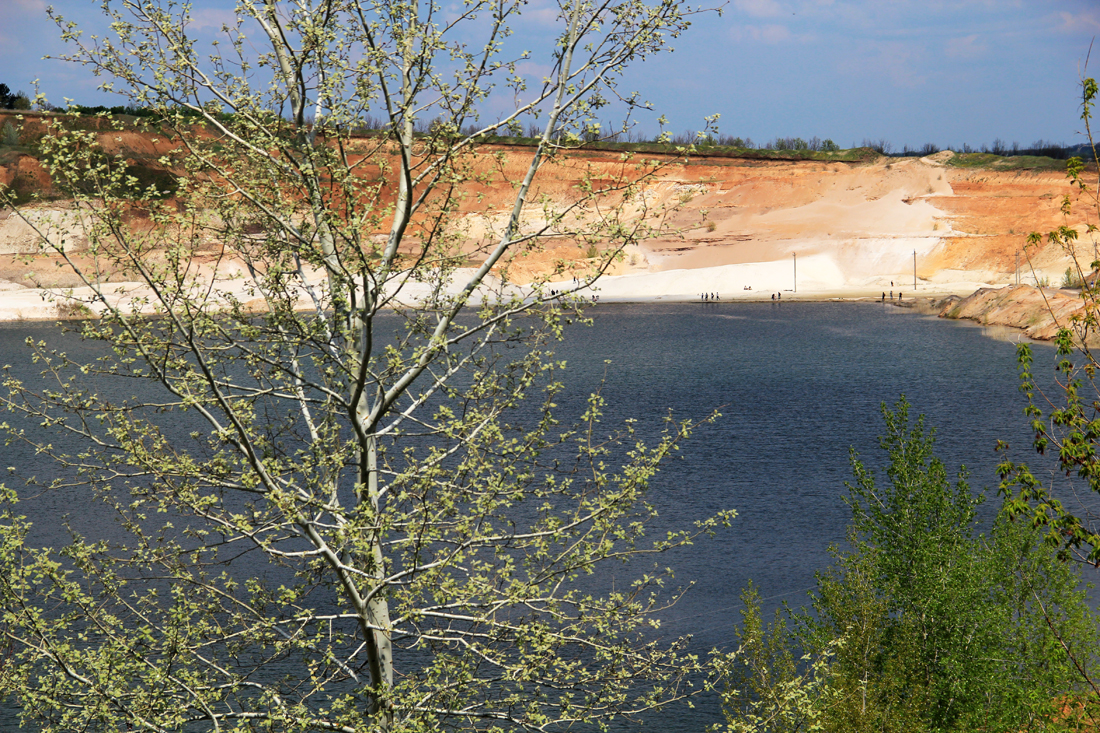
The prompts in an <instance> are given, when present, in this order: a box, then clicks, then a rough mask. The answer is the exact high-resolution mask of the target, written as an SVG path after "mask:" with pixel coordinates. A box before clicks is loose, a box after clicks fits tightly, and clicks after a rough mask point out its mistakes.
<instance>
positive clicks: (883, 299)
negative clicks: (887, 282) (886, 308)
mask: <svg viewBox="0 0 1100 733" xmlns="http://www.w3.org/2000/svg"><path fill="white" fill-rule="evenodd" d="M893 299H894V291H893V290H891V291H890V300H893ZM882 302H883V303H885V302H886V293H883V294H882ZM898 302H899V303H900V302H901V291H900V290H899V291H898Z"/></svg>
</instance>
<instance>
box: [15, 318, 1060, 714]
mask: <svg viewBox="0 0 1100 733" xmlns="http://www.w3.org/2000/svg"><path fill="white" fill-rule="evenodd" d="M589 315H591V316H593V317H594V320H595V323H594V325H593V326H591V327H573V328H572V329H571V330H569V331H568V333H567V338H566V340H565V342H564V343H562V344H560V346H559V347H558V350H557V351H558V356H559V357H560V358H563V359H565V360H566V361H567V363H568V370H567V371H566V373H565V377H564V379H565V382H566V385H567V389H566V392H565V394H563V395H562V398H561V399H559V400H558V402H559V404H560V405H561V407H562V411H563V414H564V415H566V416H570V413H572V416H576V415H577V414H578V413H579V411H580V410H581V409H582V407H583V401H584V398H585V396H586V395H587V394H588V392H589V391H590V390H592V389H595V388H596V387H597V386H599V384H600V382H601V379H602V380H604V384H603V387H602V393H603V396H604V397H605V398H606V400H607V404H608V408H607V412H606V416H605V419H604V424H605V425H606V426H607V427H608V429H611V427H612V426H613V425H614V424H615V423H616V422H618V421H621V420H622V419H625V418H628V417H630V418H636V419H638V420H639V421H640V422H641V424H642V426H643V427H642V432H643V433H646V432H648V433H650V434H652V433H653V432H654V431H655V430H656V429H657V428H659V426H660V422H661V420H662V419H663V418H664V417H665V416H666V415H668V414H669V411H670V410H672V414H673V415H674V417H676V418H688V417H691V418H701V417H705V416H706V415H708V414H709V413H710V412H711V411H712V410H714V409H718V410H719V411H720V412H721V413H722V417H721V419H719V420H718V421H717V422H716V423H715V424H714V425H712V426H709V427H705V428H703V429H701V430H700V431H699V432H698V433H696V435H695V436H694V437H693V438H692V439H691V440H690V441H689V442H688V443H687V444H685V446H684V447H683V449H682V450H681V454H682V458H681V459H679V460H676V461H674V462H672V463H670V464H669V465H668V466H667V468H666V469H665V470H664V471H663V472H662V473H661V474H659V475H658V477H657V478H656V480H655V481H654V483H653V487H652V498H653V501H654V503H655V505H656V506H657V508H658V509H659V511H660V512H661V520H660V522H659V524H658V526H657V527H655V530H660V529H661V528H662V527H664V526H669V527H672V526H681V527H682V526H685V525H687V524H689V523H690V522H691V521H693V520H694V519H698V518H702V517H705V516H707V515H709V514H712V513H713V512H715V511H716V510H718V509H722V508H731V507H732V508H735V509H736V510H737V511H738V513H739V516H738V518H737V520H736V521H735V522H734V525H733V527H732V529H730V530H728V531H726V532H724V533H722V534H720V535H719V536H718V537H717V538H715V539H713V540H709V541H703V542H701V543H699V544H697V545H696V546H695V547H693V548H691V549H690V551H680V552H677V553H676V554H675V555H673V556H672V557H670V558H667V563H668V564H670V565H672V566H673V567H674V568H675V570H676V577H677V580H678V581H680V582H684V583H687V582H689V581H693V582H694V583H695V585H694V587H693V588H692V589H691V590H690V592H689V593H688V595H687V596H686V598H685V599H684V600H683V601H682V602H681V603H680V604H679V605H678V606H677V607H676V608H675V609H674V610H673V611H672V612H671V613H669V615H668V617H667V619H666V622H665V624H664V625H663V627H662V628H663V629H664V633H667V634H671V635H679V634H686V633H690V634H693V635H694V637H695V640H696V644H697V645H698V646H699V648H701V649H706V648H710V647H712V646H727V645H729V644H731V643H732V642H733V641H734V638H735V637H734V627H735V625H736V623H737V622H738V620H739V615H738V610H739V609H740V603H739V599H738V596H739V594H740V592H741V589H742V587H743V586H744V585H745V583H746V582H747V581H748V580H749V579H752V580H753V581H755V582H756V584H757V585H758V587H759V589H760V594H761V596H762V597H763V598H765V599H766V602H765V606H766V608H771V607H774V606H775V605H776V604H778V603H780V602H783V601H788V602H790V603H791V604H794V605H798V604H801V603H803V602H804V601H805V597H806V595H805V594H806V591H807V590H809V589H810V588H811V587H812V586H813V585H814V572H815V571H816V570H818V569H820V568H822V567H823V566H824V565H826V564H827V562H828V556H827V548H828V547H829V545H831V544H836V543H840V542H842V541H843V539H844V531H845V525H846V522H847V510H846V507H845V505H844V504H843V502H842V501H841V497H842V495H843V493H844V491H845V489H844V482H845V480H847V479H849V478H850V476H851V471H850V468H849V463H848V451H849V448H850V447H854V448H855V450H856V451H858V452H859V453H860V454H861V455H862V457H863V458H864V460H865V462H866V463H867V464H868V465H870V466H876V467H877V466H881V465H882V463H883V460H882V459H883V457H882V455H880V451H879V450H878V448H877V443H876V436H877V435H878V434H879V432H881V427H882V419H881V416H880V414H879V406H880V404H881V403H883V402H887V403H889V404H893V403H894V402H895V401H896V400H897V399H898V397H899V395H901V394H905V395H906V397H907V398H908V399H909V401H910V403H911V404H912V412H913V413H914V414H917V413H924V414H925V415H926V416H927V420H928V424H930V425H933V426H935V427H936V428H937V430H938V441H937V445H938V449H939V450H938V454H939V456H940V458H941V459H942V460H943V461H944V462H945V464H946V465H947V467H948V470H949V471H951V472H952V473H953V472H954V471H955V470H956V469H957V468H958V466H960V465H965V466H966V467H967V468H968V469H969V470H970V474H971V476H970V481H971V485H972V486H973V487H975V488H976V489H980V488H982V487H988V488H989V492H988V493H989V495H990V500H989V502H988V504H987V507H986V512H987V516H988V515H989V514H991V513H992V512H993V511H994V510H995V507H996V505H997V504H998V500H997V498H996V484H997V477H996V474H995V470H994V467H995V466H996V464H997V462H998V456H997V455H996V454H995V453H994V450H993V448H994V444H995V442H996V441H997V440H998V439H1001V440H1006V441H1008V442H1009V443H1010V445H1011V446H1012V449H1013V450H1012V454H1013V455H1014V457H1016V458H1025V459H1026V458H1029V457H1031V456H1032V455H1033V454H1032V452H1031V451H1030V450H1029V446H1030V433H1029V430H1028V429H1027V425H1026V423H1025V421H1024V418H1023V415H1022V409H1023V407H1024V404H1025V401H1024V398H1023V396H1022V395H1021V394H1020V393H1019V391H1018V389H1017V386H1018V378H1017V369H1016V362H1015V347H1014V345H1013V344H1012V343H1008V342H1006V341H1004V340H998V339H994V338H988V337H986V336H985V335H983V330H982V329H981V328H979V327H976V326H973V325H969V324H962V323H956V322H949V321H943V320H939V319H936V318H933V317H929V316H922V315H919V314H917V313H915V312H913V311H909V310H906V309H899V308H896V307H892V306H890V305H883V304H871V303H859V304H853V303H799V302H790V301H788V302H784V303H751V304H746V303H742V304H736V303H707V304H704V303H681V304H668V305H661V304H638V305H629V304H600V305H599V306H597V307H594V308H592V309H591V310H590V311H589ZM27 337H33V338H35V339H38V338H44V339H47V340H60V341H61V342H63V343H64V345H65V348H68V349H70V350H75V349H80V348H85V347H83V346H82V345H81V344H80V342H79V340H78V339H76V338H75V337H73V336H71V335H69V336H64V337H62V336H60V334H59V331H58V330H57V329H56V327H54V326H52V325H22V324H12V325H9V326H6V327H3V328H0V353H3V354H4V355H5V356H4V359H5V361H9V362H11V364H12V366H13V372H14V373H15V374H17V375H24V376H27V375H33V374H35V373H37V371H38V369H39V367H35V366H33V365H30V364H28V363H26V359H21V358H19V356H18V355H19V354H21V353H26V347H25V346H24V345H23V342H24V339H26V338H27ZM1035 353H1036V359H1035V373H1036V375H1037V377H1039V378H1040V380H1048V381H1049V379H1050V377H1051V375H1052V368H1051V367H1052V366H1053V362H1054V350H1053V348H1052V347H1050V346H1048V345H1038V346H1036V348H1035ZM608 362H609V363H608ZM2 450H4V451H5V453H4V458H3V461H2V465H3V466H18V467H19V468H20V473H21V474H23V475H31V474H33V473H35V472H36V471H39V470H41V471H46V470H48V469H47V467H45V466H40V465H38V464H36V463H35V462H36V461H37V460H38V459H36V458H35V457H34V456H33V455H31V454H30V453H28V452H26V451H25V450H23V449H20V448H6V449H2ZM39 475H41V474H39ZM8 483H9V485H12V484H15V483H16V482H15V481H14V480H13V478H12V477H9V479H8ZM39 511H40V512H41V514H40V515H39V516H38V517H35V516H34V515H32V516H31V519H32V520H35V519H37V520H38V521H39V522H40V523H45V524H47V525H52V526H56V525H57V521H58V519H59V517H60V515H61V514H63V513H64V512H66V511H73V507H72V506H71V505H63V503H62V504H58V503H51V504H50V505H49V506H47V507H45V508H43V509H40V510H39ZM84 521H89V520H88V519H87V518H86V517H85V518H84ZM87 526H89V527H93V528H94V526H95V523H94V522H92V523H91V524H89V525H87ZM93 531H94V530H93ZM665 563H666V561H665V560H662V564H665ZM718 715H719V713H718V710H717V708H716V706H715V705H714V704H713V701H711V702H710V703H708V704H705V705H703V706H701V707H700V708H699V709H698V710H696V711H695V712H693V713H691V714H685V715H684V716H683V717H679V716H677V719H678V722H675V723H674V724H672V725H671V727H669V726H668V725H666V724H665V723H664V722H662V723H661V727H664V728H666V729H670V730H671V729H682V730H702V728H703V727H704V726H705V724H709V723H713V722H718Z"/></svg>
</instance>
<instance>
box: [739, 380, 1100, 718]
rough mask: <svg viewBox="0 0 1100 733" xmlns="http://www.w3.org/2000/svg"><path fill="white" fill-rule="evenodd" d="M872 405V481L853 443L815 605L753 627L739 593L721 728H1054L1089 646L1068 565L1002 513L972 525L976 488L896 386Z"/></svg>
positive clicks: (1092, 635) (1091, 635)
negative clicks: (876, 426) (880, 420)
mask: <svg viewBox="0 0 1100 733" xmlns="http://www.w3.org/2000/svg"><path fill="white" fill-rule="evenodd" d="M883 416H884V417H885V421H886V433H885V435H884V436H883V437H882V438H881V439H880V443H881V446H882V448H883V450H885V451H886V452H887V453H888V454H889V459H890V463H889V467H888V468H887V469H886V481H885V482H876V480H875V476H874V475H873V474H872V472H871V471H869V470H868V469H867V468H866V467H865V466H864V464H863V463H862V462H861V461H860V460H858V458H857V457H856V455H855V453H854V452H853V454H852V468H853V472H854V476H855V481H854V482H853V483H852V484H849V485H848V490H849V493H848V497H847V499H846V502H847V504H848V506H849V507H850V508H851V511H852V520H851V523H850V525H849V532H848V541H849V545H850V547H849V549H848V550H847V551H841V550H840V549H838V548H834V549H833V551H832V552H833V557H834V562H833V565H832V566H831V567H829V568H828V569H827V570H825V571H823V572H821V573H819V574H818V584H817V590H816V591H815V592H814V593H813V594H812V597H813V601H812V606H813V610H814V613H812V614H811V613H806V612H790V611H787V612H786V613H777V615H776V619H775V622H774V623H773V624H771V625H770V626H768V627H765V626H764V625H763V623H762V622H761V618H760V603H759V599H758V597H757V596H756V594H755V591H754V590H753V589H752V588H751V587H750V588H749V589H748V590H747V591H746V592H745V594H743V598H744V599H745V602H746V609H745V611H744V612H743V614H744V622H743V625H742V628H741V631H740V637H741V644H742V647H741V651H740V653H739V654H735V655H729V656H727V657H726V658H725V660H724V661H725V681H726V689H725V692H724V703H725V712H726V718H727V726H726V729H727V730H730V731H755V730H768V731H773V732H776V733H779V732H782V731H796V730H799V731H808V730H827V731H837V732H840V731H964V730H989V731H994V730H996V731H1010V730H1011V731H1023V730H1054V729H1058V728H1064V727H1065V725H1062V724H1063V723H1065V724H1067V725H1068V721H1066V720H1062V721H1061V722H1058V720H1057V718H1058V717H1059V716H1058V715H1056V712H1057V711H1056V706H1057V705H1058V704H1060V703H1062V702H1065V701H1066V699H1067V698H1066V696H1067V695H1074V694H1075V693H1076V692H1077V691H1079V690H1081V689H1082V687H1083V686H1084V685H1085V682H1086V680H1085V679H1084V677H1083V674H1082V672H1084V673H1085V674H1090V676H1091V673H1090V671H1089V670H1090V669H1091V668H1092V666H1093V664H1094V662H1095V653H1096V650H1097V623H1096V621H1097V619H1096V617H1095V615H1094V614H1093V612H1092V611H1091V610H1090V609H1089V607H1088V605H1087V603H1086V599H1085V592H1084V590H1083V589H1082V587H1081V583H1080V576H1079V573H1078V572H1077V570H1076V568H1075V566H1073V565H1070V564H1066V563H1063V562H1060V561H1059V560H1058V559H1057V556H1056V548H1051V547H1050V546H1049V545H1047V544H1046V543H1045V542H1044V541H1043V537H1042V535H1041V533H1040V531H1038V530H1035V529H1032V528H1030V527H1028V526H1026V525H1024V524H1023V523H1013V522H1012V521H1010V520H1008V519H1007V518H1006V516H1005V515H1004V514H1003V513H1002V514H1001V515H1000V516H998V517H997V519H996V520H995V521H994V522H993V525H992V527H991V528H990V529H989V532H988V534H979V533H978V521H977V518H976V515H975V509H976V507H977V506H978V505H979V504H980V503H981V501H982V498H981V497H980V496H979V497H975V496H973V495H972V493H971V491H970V487H969V486H968V485H967V483H966V480H965V474H960V476H959V478H958V480H957V482H955V483H954V484H952V483H951V482H950V481H949V479H948V476H947V471H946V470H945V467H944V465H943V463H942V462H941V461H939V460H938V459H937V458H936V457H935V456H934V455H933V441H934V431H926V430H925V427H924V421H923V417H922V418H918V419H917V420H916V421H915V423H911V422H910V419H909V405H908V403H907V402H906V401H905V399H904V398H902V399H901V400H900V401H899V402H898V403H897V405H896V407H895V409H894V410H890V409H888V408H886V407H885V406H884V407H883ZM880 484H881V485H880ZM788 619H789V620H790V623H788ZM1067 651H1068V652H1069V653H1067ZM1078 665H1079V666H1078ZM1085 712H1086V713H1088V711H1087V710H1086V711H1085Z"/></svg>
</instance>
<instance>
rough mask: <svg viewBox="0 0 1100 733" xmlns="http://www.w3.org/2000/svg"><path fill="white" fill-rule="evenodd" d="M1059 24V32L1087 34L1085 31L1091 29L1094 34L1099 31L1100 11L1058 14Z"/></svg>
mask: <svg viewBox="0 0 1100 733" xmlns="http://www.w3.org/2000/svg"><path fill="white" fill-rule="evenodd" d="M1058 17H1059V19H1060V20H1061V21H1062V22H1061V28H1060V30H1062V31H1064V32H1067V33H1073V34H1075V35H1076V34H1079V33H1083V32H1087V31H1086V30H1085V29H1087V28H1088V29H1092V32H1093V33H1095V32H1097V31H1100V10H1085V11H1083V12H1080V13H1066V12H1062V13H1058Z"/></svg>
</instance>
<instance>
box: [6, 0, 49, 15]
mask: <svg viewBox="0 0 1100 733" xmlns="http://www.w3.org/2000/svg"><path fill="white" fill-rule="evenodd" d="M8 2H9V3H11V5H12V6H13V7H14V9H15V10H16V11H18V12H24V13H44V12H46V1H45V0H8Z"/></svg>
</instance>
